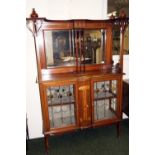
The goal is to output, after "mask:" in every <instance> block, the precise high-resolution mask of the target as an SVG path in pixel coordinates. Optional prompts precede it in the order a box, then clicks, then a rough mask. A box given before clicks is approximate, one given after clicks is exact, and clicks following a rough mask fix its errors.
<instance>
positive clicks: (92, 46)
mask: <svg viewBox="0 0 155 155" xmlns="http://www.w3.org/2000/svg"><path fill="white" fill-rule="evenodd" d="M105 34H106V31H105V30H103V29H96V30H95V29H93V30H84V50H85V53H84V54H85V64H102V63H104V62H105Z"/></svg>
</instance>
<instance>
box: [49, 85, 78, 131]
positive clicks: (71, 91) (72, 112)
mask: <svg viewBox="0 0 155 155" xmlns="http://www.w3.org/2000/svg"><path fill="white" fill-rule="evenodd" d="M46 96H47V104H48V115H49V124H50V128H51V129H56V128H64V127H69V126H72V127H73V126H76V124H77V119H76V118H77V117H76V108H77V107H76V86H75V84H68V85H56V86H55V85H54V86H47V88H46Z"/></svg>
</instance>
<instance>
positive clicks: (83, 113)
mask: <svg viewBox="0 0 155 155" xmlns="http://www.w3.org/2000/svg"><path fill="white" fill-rule="evenodd" d="M90 97H91V96H90V81H89V79H88V78H82V79H80V81H79V84H78V105H79V117H80V127H81V128H87V127H89V126H91V98H90Z"/></svg>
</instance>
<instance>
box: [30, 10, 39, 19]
mask: <svg viewBox="0 0 155 155" xmlns="http://www.w3.org/2000/svg"><path fill="white" fill-rule="evenodd" d="M30 17H31V18H38V14H37V13H36V10H35V8H33V9H32V13H31V14H30Z"/></svg>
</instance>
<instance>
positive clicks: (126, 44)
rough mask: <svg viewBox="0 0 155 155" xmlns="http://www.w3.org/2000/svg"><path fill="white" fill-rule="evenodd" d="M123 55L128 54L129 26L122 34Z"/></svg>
mask: <svg viewBox="0 0 155 155" xmlns="http://www.w3.org/2000/svg"><path fill="white" fill-rule="evenodd" d="M124 54H125V55H128V54H129V26H127V27H126V29H125V33H124Z"/></svg>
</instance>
